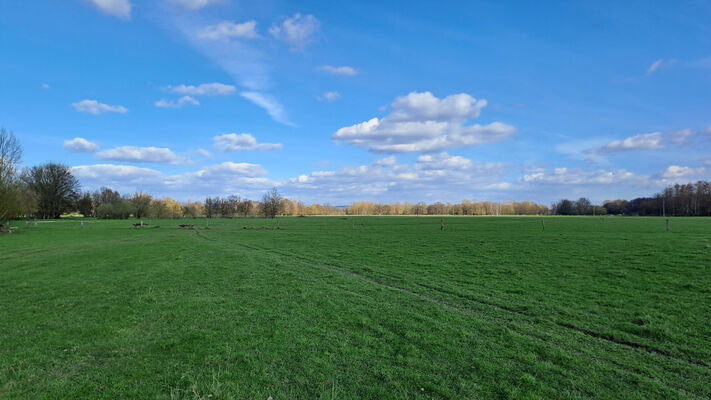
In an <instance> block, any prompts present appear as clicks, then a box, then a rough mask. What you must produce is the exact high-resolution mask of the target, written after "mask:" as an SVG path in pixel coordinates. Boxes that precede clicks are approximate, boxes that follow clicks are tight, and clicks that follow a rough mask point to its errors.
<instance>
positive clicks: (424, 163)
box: [417, 152, 472, 170]
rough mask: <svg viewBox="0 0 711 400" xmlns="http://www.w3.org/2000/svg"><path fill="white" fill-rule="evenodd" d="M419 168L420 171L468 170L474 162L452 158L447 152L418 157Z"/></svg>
mask: <svg viewBox="0 0 711 400" xmlns="http://www.w3.org/2000/svg"><path fill="white" fill-rule="evenodd" d="M417 166H418V167H419V168H420V169H428V170H432V169H435V170H437V169H456V170H461V169H468V168H471V166H472V161H471V160H470V159H468V158H464V157H460V156H451V155H449V154H447V153H446V152H443V153H440V154H438V155H430V154H424V155H421V156H419V157H417Z"/></svg>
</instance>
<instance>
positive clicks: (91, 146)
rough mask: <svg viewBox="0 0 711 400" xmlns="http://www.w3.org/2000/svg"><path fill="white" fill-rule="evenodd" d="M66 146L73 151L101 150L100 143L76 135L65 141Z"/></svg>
mask: <svg viewBox="0 0 711 400" xmlns="http://www.w3.org/2000/svg"><path fill="white" fill-rule="evenodd" d="M64 148H65V149H66V150H68V151H71V152H72V153H93V152H95V151H97V150H99V145H97V144H96V143H94V142H90V141H88V140H86V139H84V138H80V137H75V138H74V139H72V140H65V141H64Z"/></svg>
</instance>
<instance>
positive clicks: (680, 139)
mask: <svg viewBox="0 0 711 400" xmlns="http://www.w3.org/2000/svg"><path fill="white" fill-rule="evenodd" d="M669 136H670V137H671V141H672V143H674V144H677V145H684V144H686V141H687V140H688V139H689V138H691V137H694V136H696V132H694V131H693V130H691V129H688V128H687V129H682V130H678V131H673V132H670V133H669Z"/></svg>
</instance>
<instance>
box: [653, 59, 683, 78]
mask: <svg viewBox="0 0 711 400" xmlns="http://www.w3.org/2000/svg"><path fill="white" fill-rule="evenodd" d="M677 62H679V60H677V59H676V58H672V59H669V60H664V59H661V58H660V59H659V60H656V61H654V62H653V63H652V64H651V65H650V66H649V68H647V76H652V74H654V73H655V72H656V71H657V70H658V69H659V68H663V67H671V66H672V65H674V64H676V63H677Z"/></svg>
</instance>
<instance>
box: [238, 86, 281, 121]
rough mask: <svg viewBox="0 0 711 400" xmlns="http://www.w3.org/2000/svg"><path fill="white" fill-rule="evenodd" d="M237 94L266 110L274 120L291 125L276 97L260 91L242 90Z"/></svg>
mask: <svg viewBox="0 0 711 400" xmlns="http://www.w3.org/2000/svg"><path fill="white" fill-rule="evenodd" d="M239 95H240V96H242V97H244V98H245V99H247V100H249V101H251V102H252V103H254V104H256V105H258V106H259V107H262V108H263V109H265V110H267V113H268V114H269V116H270V117H272V119H274V120H275V121H277V122H281V123H282V124H285V125H292V123H291V122H289V119H288V118H287V117H286V111H284V106H282V105H281V103H279V102H278V101H276V99H274V98H273V97H272V96H271V95H268V94H266V93H262V92H242V93H240V94H239Z"/></svg>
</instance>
